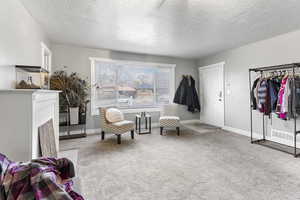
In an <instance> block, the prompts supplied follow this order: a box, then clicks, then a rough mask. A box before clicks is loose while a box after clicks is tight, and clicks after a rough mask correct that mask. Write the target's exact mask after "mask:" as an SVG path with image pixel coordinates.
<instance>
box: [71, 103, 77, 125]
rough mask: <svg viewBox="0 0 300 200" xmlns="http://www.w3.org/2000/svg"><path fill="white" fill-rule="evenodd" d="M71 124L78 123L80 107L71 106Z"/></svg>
mask: <svg viewBox="0 0 300 200" xmlns="http://www.w3.org/2000/svg"><path fill="white" fill-rule="evenodd" d="M69 113H70V125H74V124H78V122H79V107H70V108H69Z"/></svg>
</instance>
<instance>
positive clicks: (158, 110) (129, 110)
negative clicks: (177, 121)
mask: <svg viewBox="0 0 300 200" xmlns="http://www.w3.org/2000/svg"><path fill="white" fill-rule="evenodd" d="M120 110H121V111H122V112H123V113H125V114H130V113H141V112H161V108H159V107H154V108H147V107H146V108H129V109H128V108H123V109H122V108H121V109H120Z"/></svg>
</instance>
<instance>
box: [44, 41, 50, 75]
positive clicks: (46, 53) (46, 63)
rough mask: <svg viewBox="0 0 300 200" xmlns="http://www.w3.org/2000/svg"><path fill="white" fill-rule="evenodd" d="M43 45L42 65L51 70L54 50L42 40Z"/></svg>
mask: <svg viewBox="0 0 300 200" xmlns="http://www.w3.org/2000/svg"><path fill="white" fill-rule="evenodd" d="M41 46H42V67H43V68H44V69H46V70H47V71H48V72H51V59H52V52H51V51H50V49H49V48H48V47H47V45H45V44H44V43H43V42H41Z"/></svg>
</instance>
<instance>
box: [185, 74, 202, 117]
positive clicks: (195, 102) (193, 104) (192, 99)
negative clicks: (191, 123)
mask: <svg viewBox="0 0 300 200" xmlns="http://www.w3.org/2000/svg"><path fill="white" fill-rule="evenodd" d="M186 103H187V104H186V105H187V106H188V111H190V112H197V111H198V112H200V103H199V97H198V93H197V90H196V86H195V80H194V78H193V77H192V76H190V77H189V86H188V89H187V102H186Z"/></svg>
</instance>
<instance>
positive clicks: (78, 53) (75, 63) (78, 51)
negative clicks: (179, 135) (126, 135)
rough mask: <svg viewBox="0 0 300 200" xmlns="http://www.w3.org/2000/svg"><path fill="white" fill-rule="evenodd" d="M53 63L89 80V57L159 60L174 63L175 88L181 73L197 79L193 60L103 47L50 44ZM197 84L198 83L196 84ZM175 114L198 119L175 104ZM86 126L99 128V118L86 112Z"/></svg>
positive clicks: (55, 66)
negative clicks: (111, 49)
mask: <svg viewBox="0 0 300 200" xmlns="http://www.w3.org/2000/svg"><path fill="white" fill-rule="evenodd" d="M52 53H53V65H52V69H53V71H55V70H60V69H63V66H67V67H68V68H67V71H68V72H78V73H79V74H80V76H81V77H83V78H86V79H88V80H90V70H91V63H90V60H89V57H99V58H110V59H117V60H131V61H143V62H147V61H148V62H159V63H169V64H176V68H175V73H176V79H175V81H176V89H177V86H178V84H179V82H180V81H181V78H182V75H183V74H190V75H193V76H194V78H195V79H196V80H197V76H198V75H197V67H196V62H195V61H194V60H186V59H179V58H172V57H164V56H154V55H143V54H134V53H125V52H117V51H110V50H103V49H91V48H83V47H76V46H68V45H60V44H52ZM197 85H198V84H197ZM177 114H178V116H180V118H181V119H182V120H191V119H199V113H196V114H192V113H190V112H187V110H186V107H184V106H177ZM152 115H153V121H154V122H157V119H158V117H159V113H153V114H152ZM134 116H135V115H134V114H127V115H126V117H127V119H131V120H133V119H134ZM87 123H88V128H90V129H93V128H99V118H98V117H92V116H91V115H90V113H89V114H88V122H87Z"/></svg>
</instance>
